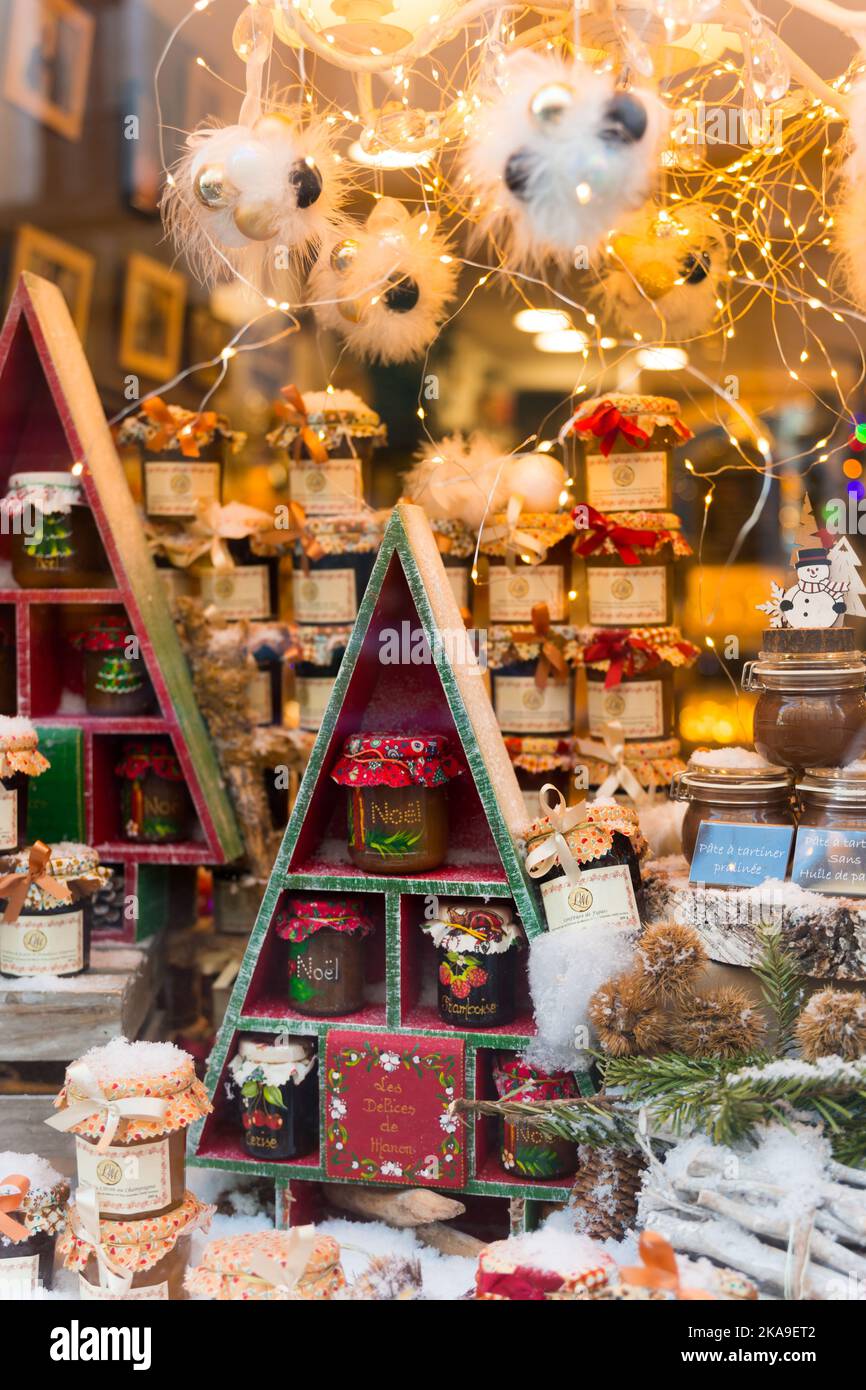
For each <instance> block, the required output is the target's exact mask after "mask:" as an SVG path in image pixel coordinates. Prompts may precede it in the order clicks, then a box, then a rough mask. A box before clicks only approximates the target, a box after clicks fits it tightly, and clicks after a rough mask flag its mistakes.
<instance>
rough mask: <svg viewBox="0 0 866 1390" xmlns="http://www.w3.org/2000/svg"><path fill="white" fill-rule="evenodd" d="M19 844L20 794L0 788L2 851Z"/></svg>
mask: <svg viewBox="0 0 866 1390" xmlns="http://www.w3.org/2000/svg"><path fill="white" fill-rule="evenodd" d="M17 844H18V793H17V791H9V790H8V789H7V788H6V787H0V849H15V847H16V846H17Z"/></svg>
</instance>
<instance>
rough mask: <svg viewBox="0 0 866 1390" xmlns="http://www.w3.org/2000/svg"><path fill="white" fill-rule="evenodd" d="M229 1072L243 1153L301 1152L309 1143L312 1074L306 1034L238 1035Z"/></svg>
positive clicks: (314, 1129) (314, 1094) (314, 1093)
mask: <svg viewBox="0 0 866 1390" xmlns="http://www.w3.org/2000/svg"><path fill="white" fill-rule="evenodd" d="M229 1074H230V1077H231V1084H232V1087H233V1089H234V1091H235V1093H236V1095H237V1096H238V1097H239V1101H240V1111H241V1127H242V1134H243V1145H244V1148H245V1150H246V1152H247V1153H248V1154H251V1155H252V1157H254V1158H259V1159H267V1160H271V1159H286V1158H301V1157H303V1156H304V1154H309V1153H311V1152H312V1151H313V1150H314V1149H315V1147H316V1143H317V1134H318V1078H317V1074H316V1055H315V1052H314V1050H313V1043H312V1041H311V1040H309V1039H305V1038H296V1039H293V1040H291V1041H289V1042H283V1041H280V1042H257V1041H256V1040H255V1039H254V1038H241V1040H240V1042H239V1044H238V1051H237V1055H236V1056H235V1057H233V1058H232V1060H231V1062H230V1063H229Z"/></svg>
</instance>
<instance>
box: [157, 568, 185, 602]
mask: <svg viewBox="0 0 866 1390" xmlns="http://www.w3.org/2000/svg"><path fill="white" fill-rule="evenodd" d="M157 574H158V575H159V578H160V582H161V584H162V586H163V588H164V589H165V592H166V596H167V598H168V601H169V603H174V601H175V599H177V598H185V597H186V595H187V594H190V593H192V590H193V582H192V575H190V574H187V572H186V570H176V569H158V570H157Z"/></svg>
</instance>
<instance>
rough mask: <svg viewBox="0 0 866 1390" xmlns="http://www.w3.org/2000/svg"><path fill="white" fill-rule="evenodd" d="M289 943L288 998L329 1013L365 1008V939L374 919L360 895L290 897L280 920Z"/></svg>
mask: <svg viewBox="0 0 866 1390" xmlns="http://www.w3.org/2000/svg"><path fill="white" fill-rule="evenodd" d="M275 925H276V932H277V935H278V936H280V937H282V939H283V940H284V941H287V942H288V947H289V1003H290V1004H291V1005H292V1007H293V1008H294V1009H297V1011H298V1013H300V1014H312V1015H314V1016H315V1017H317V1018H328V1017H331V1016H332V1015H334V1014H351V1013H356V1012H357V1011H358V1009H362V1008H363V1007H364V980H365V975H366V971H365V965H366V939H367V937H368V936H370V935H371V933H372V931H373V923H372V922H371V921H369V919H368V918H367V917H366V916H365V914H364V908H363V904H362V903H360V902H358V901H357V899H342V900H339V901H337V900H333V901H332V900H328V899H324V898H323V899H320V900H318V899H317V900H312V899H305V898H292V899H290V900H289V902H288V903H287V904H286V907H285V909H284V910H282V911H281V912H280V913H279V914H278V915H277V919H276V924H275Z"/></svg>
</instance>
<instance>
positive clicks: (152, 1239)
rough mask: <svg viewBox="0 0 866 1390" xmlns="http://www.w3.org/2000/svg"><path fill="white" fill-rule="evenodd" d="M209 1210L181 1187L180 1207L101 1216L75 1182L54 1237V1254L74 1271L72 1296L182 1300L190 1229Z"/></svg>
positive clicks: (203, 1224) (203, 1221)
mask: <svg viewBox="0 0 866 1390" xmlns="http://www.w3.org/2000/svg"><path fill="white" fill-rule="evenodd" d="M214 1211H215V1208H214V1207H210V1206H206V1205H205V1204H204V1202H200V1201H199V1200H198V1198H197V1197H195V1196H194V1195H193V1193H192V1192H187V1193H185V1194H184V1198H183V1201H182V1202H181V1204H180V1206H178V1207H174V1208H172V1210H171V1211H167V1212H164V1213H162V1214H161V1215H159V1216H147V1217H144V1218H143V1219H142V1220H139V1221H135V1220H121V1221H106V1220H103V1219H102V1213H101V1212H100V1211H99V1209H98V1207H97V1206H96V1204H95V1203H94V1202H93V1199H92V1196H91V1195H90V1194H89V1193H87V1190H86V1189H83V1188H80V1187H79V1189H78V1192H77V1193H76V1200H75V1202H74V1203H72V1205H71V1206H70V1207H69V1221H68V1224H67V1226H66V1230H65V1231H64V1232H63V1234H62V1235H61V1237H60V1239H59V1240H58V1242H57V1257H58V1260H59V1261H60V1262H61V1263H62V1264H63V1266H64V1267H65V1268H66V1269H71V1270H73V1271H75V1272H76V1273H77V1274H78V1296H79V1298H80V1299H82V1300H84V1301H90V1302H94V1301H100V1302H110V1303H126V1302H136V1303H138V1302H142V1301H151V1300H153V1301H157V1302H167V1301H172V1302H173V1301H174V1300H176V1299H185V1298H186V1297H187V1294H186V1290H185V1287H184V1279H185V1276H186V1270H187V1265H188V1263H189V1256H190V1249H191V1245H192V1236H193V1232H195V1231H200V1230H205V1231H206V1230H207V1228H208V1226H209V1225H210V1222H211V1217H212V1216H213V1213H214Z"/></svg>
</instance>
